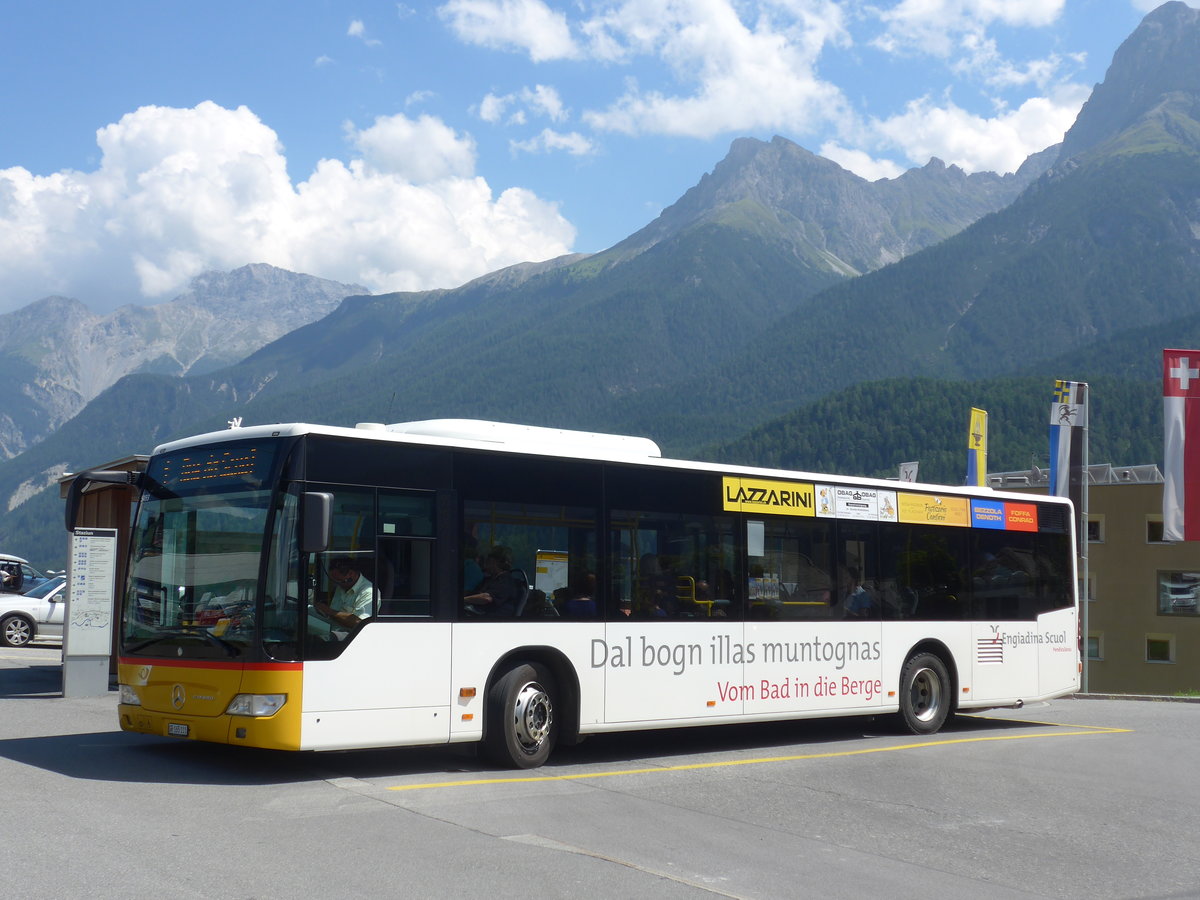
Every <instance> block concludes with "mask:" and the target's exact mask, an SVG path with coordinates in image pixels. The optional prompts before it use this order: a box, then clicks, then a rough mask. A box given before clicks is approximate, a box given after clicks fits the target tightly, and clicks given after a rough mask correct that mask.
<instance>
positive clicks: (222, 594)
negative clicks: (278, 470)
mask: <svg viewBox="0 0 1200 900" xmlns="http://www.w3.org/2000/svg"><path fill="white" fill-rule="evenodd" d="M270 497H271V492H270V491H267V490H235V491H230V492H226V493H204V494H195V495H191V496H184V497H167V498H163V499H158V498H143V500H142V504H141V507H140V510H139V514H138V522H137V526H136V528H135V529H134V535H133V542H134V547H135V551H134V555H133V560H132V565H131V572H130V580H129V587H128V594H127V595H126V598H125V605H124V610H123V622H122V637H123V642H122V649H123V652H125V653H129V654H141V653H145V654H148V655H153V656H161V655H163V654H164V653H168V652H169V653H170V654H171V655H172V656H173V657H184V658H229V657H238V656H241V655H242V654H243V653H245V652H246V650H247V649H248V648H249V646H250V645H251V642H252V641H253V638H254V615H255V601H256V597H257V592H258V587H257V586H258V571H259V560H260V558H261V555H262V545H263V537H264V533H265V529H266V521H267V514H268V510H269V504H270Z"/></svg>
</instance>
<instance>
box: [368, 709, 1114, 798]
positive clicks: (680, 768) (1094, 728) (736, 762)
mask: <svg viewBox="0 0 1200 900" xmlns="http://www.w3.org/2000/svg"><path fill="white" fill-rule="evenodd" d="M987 721H1002V722H1010V721H1016V720H1011V719H995V720H987ZM1018 724H1020V723H1019V722H1018ZM1028 724H1030V725H1037V726H1045V725H1052V726H1053V727H1055V728H1072V729H1076V730H1073V731H1046V732H1039V733H1037V734H988V735H980V736H977V737H964V738H945V739H942V740H937V741H926V742H923V743H919V744H897V745H893V746H888V747H865V748H863V749H860V750H835V751H830V752H828V753H799V754H795V755H792V756H760V757H757V758H755V759H729V760H720V761H718V762H704V763H681V764H679V765H674V766H651V767H649V768H644V769H619V770H616V771H613V772H579V773H576V774H573V775H526V776H523V777H514V778H475V779H471V780H469V781H435V782H428V783H425V784H402V785H396V786H394V787H390V788H388V790H389V791H422V790H429V789H430V788H451V787H478V786H480V785H485V784H520V783H526V782H537V781H583V780H586V779H592V778H615V777H617V776H620V775H651V774H661V773H663V772H686V771H690V770H695V769H720V768H725V767H729V766H753V765H762V764H764V763H780V762H798V761H800V760H808V759H835V758H837V757H844V756H865V755H867V754H868V753H892V752H894V751H897V750H924V749H927V748H929V747H947V746H950V745H951V744H978V743H982V742H984V741H1024V740H1029V739H1030V738H1048V737H1080V736H1084V735H1092V734H1128V733H1130V732H1131V731H1132V730H1133V729H1131V728H1113V727H1109V726H1105V725H1056V724H1055V723H1052V722H1029V723H1028Z"/></svg>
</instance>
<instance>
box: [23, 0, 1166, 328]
mask: <svg viewBox="0 0 1200 900" xmlns="http://www.w3.org/2000/svg"><path fill="white" fill-rule="evenodd" d="M1155 5H1157V4H1156V3H1154V2H1152V0H900V2H893V0H879V2H865V0H691V2H681V0H595V2H593V0H570V2H557V0H442V2H429V3H418V2H415V0H405V2H377V0H359V2H352V3H345V2H331V0H289V2H282V0H238V2H225V0H209V2H207V3H204V4H182V3H174V2H162V0H157V2H125V0H108V2H105V3H95V2H91V0H88V2H84V0H61V2H51V3H47V2H45V0H36V2H29V0H6V2H5V3H4V5H3V7H2V8H0V22H2V23H3V24H2V26H0V78H2V83H3V84H4V85H5V88H4V90H3V92H0V120H2V121H3V122H4V125H5V127H4V131H3V137H0V313H3V312H7V311H11V310H13V309H17V308H20V307H22V306H24V305H26V304H28V303H30V302H32V301H34V300H37V299H39V298H41V297H44V296H47V295H50V294H65V295H67V296H72V297H76V298H77V299H79V300H82V301H83V302H84V303H86V304H88V305H89V306H90V307H92V308H93V309H94V310H96V311H106V310H109V309H112V308H113V307H115V306H117V305H119V304H122V303H131V302H133V303H156V302H162V301H165V300H168V299H170V298H171V297H173V296H176V295H177V294H178V293H180V292H181V291H182V290H184V289H185V288H186V286H187V283H188V281H189V279H190V278H192V277H194V276H195V275H197V274H199V273H201V272H204V271H208V270H213V269H218V270H227V269H232V268H235V267H237V266H240V265H244V264H246V263H250V262H267V263H271V264H273V265H278V266H281V267H283V268H287V269H291V270H293V271H298V272H305V273H308V274H311V275H319V276H322V277H326V278H333V279H337V280H340V281H344V282H349V283H357V284H361V285H364V286H366V287H367V288H369V289H370V290H372V291H375V292H381V291H389V290H421V289H427V288H435V287H453V286H456V285H458V284H461V283H463V282H465V281H468V280H470V279H471V278H473V277H476V276H478V275H481V274H484V273H486V272H489V271H493V270H495V269H497V268H500V267H502V266H505V265H509V264H512V263H515V262H519V261H523V260H536V259H546V258H549V257H552V256H556V255H558V254H561V253H565V252H573V251H585V252H586V251H597V250H602V249H604V248H606V247H608V246H611V245H612V244H614V243H616V242H617V241H619V240H621V239H622V238H624V237H625V236H627V235H629V234H631V233H632V232H634V231H636V230H637V229H639V228H641V227H642V226H643V225H645V224H646V223H647V222H649V221H650V220H652V219H653V218H654V217H655V216H656V215H657V214H658V213H659V212H660V211H661V210H662V209H663V208H664V207H666V206H668V205H670V204H671V203H673V202H674V201H675V200H677V199H678V198H679V196H680V195H681V194H683V192H684V191H686V190H687V189H688V188H689V187H691V186H692V185H694V184H695V183H696V182H697V181H699V179H700V177H701V176H702V175H703V174H704V173H705V172H708V171H711V170H712V168H713V166H715V165H716V164H717V162H719V161H720V160H721V159H722V158H723V157H724V156H725V154H726V153H727V152H728V149H729V145H730V143H731V141H733V140H734V139H735V138H738V137H742V136H750V137H756V138H760V139H763V140H769V139H770V138H771V137H772V136H774V135H777V134H778V135H782V136H784V137H786V138H788V139H790V140H793V141H795V142H796V143H798V144H800V145H801V146H803V147H805V148H807V149H809V150H812V151H813V152H815V153H820V154H821V155H823V156H827V157H829V158H830V159H833V160H835V161H836V162H838V163H840V164H842V165H843V166H845V167H846V168H848V169H850V170H851V171H854V172H856V173H857V174H859V175H861V176H862V177H864V178H868V179H872V180H873V179H876V178H880V177H894V176H895V175H897V174H899V173H900V172H902V171H904V170H905V169H907V168H910V167H913V166H920V165H924V164H925V163H926V162H928V160H929V158H930V157H931V156H937V157H939V158H941V159H942V160H944V161H945V162H947V163H952V164H957V165H959V166H961V167H962V168H964V169H966V170H967V171H977V170H992V171H1011V170H1013V169H1015V168H1016V166H1018V165H1019V164H1020V162H1021V160H1023V159H1024V158H1025V156H1027V155H1028V154H1029V153H1032V152H1035V151H1037V150H1041V149H1043V148H1045V147H1046V146H1048V145H1050V144H1052V143H1055V142H1056V141H1058V140H1060V139H1061V137H1062V134H1063V132H1064V131H1065V130H1066V129H1067V128H1068V127H1069V126H1070V124H1071V122H1072V121H1073V120H1074V117H1075V115H1076V114H1077V112H1078V110H1079V107H1080V106H1081V105H1082V103H1083V102H1084V100H1086V98H1087V96H1088V94H1089V92H1090V90H1091V88H1092V86H1093V85H1094V84H1095V83H1096V82H1098V81H1101V80H1102V79H1103V77H1104V72H1105V70H1106V69H1107V67H1108V65H1109V63H1110V62H1111V59H1112V54H1113V52H1114V51H1115V50H1116V48H1117V47H1118V45H1119V44H1120V43H1121V42H1122V41H1123V40H1124V39H1125V38H1126V37H1128V36H1129V34H1130V33H1131V32H1132V31H1133V30H1134V29H1135V28H1136V27H1137V24H1138V23H1139V22H1140V20H1141V18H1142V16H1143V15H1144V14H1145V13H1146V12H1147V11H1148V10H1149V9H1151V8H1152V7H1153V6H1155Z"/></svg>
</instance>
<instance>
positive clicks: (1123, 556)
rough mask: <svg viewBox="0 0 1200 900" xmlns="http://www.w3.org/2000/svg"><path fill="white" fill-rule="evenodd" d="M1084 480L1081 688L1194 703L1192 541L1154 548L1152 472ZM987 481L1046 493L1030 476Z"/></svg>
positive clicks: (1159, 483)
mask: <svg viewBox="0 0 1200 900" xmlns="http://www.w3.org/2000/svg"><path fill="white" fill-rule="evenodd" d="M1088 475H1089V478H1088V503H1087V514H1088V542H1087V560H1086V567H1087V582H1088V589H1087V596H1088V600H1087V602H1086V607H1087V608H1086V610H1081V613H1080V614H1081V618H1083V619H1084V621H1085V623H1086V629H1085V630H1086V633H1087V641H1086V647H1087V662H1086V672H1085V681H1084V684H1085V686H1086V690H1087V691H1089V692H1091V693H1120V694H1157V695H1167V696H1175V695H1181V694H1183V695H1193V696H1200V608H1198V607H1200V602H1198V601H1200V543H1196V542H1191V543H1167V542H1164V541H1163V539H1162V518H1163V517H1162V495H1163V479H1162V474H1161V473H1160V472H1159V470H1158V467H1157V466H1153V465H1150V466H1126V467H1119V466H1111V465H1107V464H1106V465H1097V466H1090V467H1089V473H1088ZM988 483H989V484H990V485H991V486H992V487H996V488H1001V487H1002V488H1004V489H1005V490H1029V491H1033V492H1038V493H1045V492H1046V490H1047V486H1046V485H1047V476H1046V473H1045V472H1043V471H1041V470H1038V469H1034V470H1033V471H1030V472H1007V473H1003V474H996V475H989V476H988ZM1083 570H1084V563H1083V561H1081V562H1080V575H1081V577H1082V576H1083Z"/></svg>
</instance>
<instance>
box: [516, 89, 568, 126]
mask: <svg viewBox="0 0 1200 900" xmlns="http://www.w3.org/2000/svg"><path fill="white" fill-rule="evenodd" d="M521 99H522V100H524V101H525V102H526V103H527V104H528V105H529V106H530V108H532V109H533V110H534V112H537V113H540V114H541V115H544V116H547V117H549V118H550V120H551V121H554V122H561V121H563V120H564V119H566V117H567V110H566V108H565V107H564V106H563V102H562V98H560V97H559V96H558V91H556V90H555V89H554V88H552V87H547V86H546V85H544V84H536V85H534V86H533V87H532V88H525V89H524V90H523V91H522V92H521Z"/></svg>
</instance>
